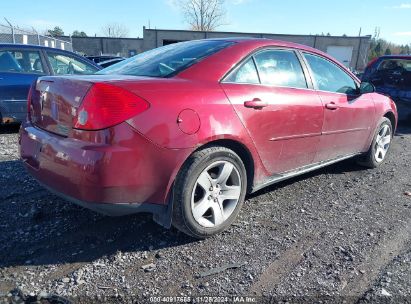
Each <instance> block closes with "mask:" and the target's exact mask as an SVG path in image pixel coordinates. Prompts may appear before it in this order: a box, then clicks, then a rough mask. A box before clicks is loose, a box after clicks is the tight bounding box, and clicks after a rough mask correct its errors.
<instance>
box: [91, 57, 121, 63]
mask: <svg viewBox="0 0 411 304" xmlns="http://www.w3.org/2000/svg"><path fill="white" fill-rule="evenodd" d="M86 58H87V59H89V60H91V61H93V62H94V63H97V64H99V63H100V62H103V61H107V60H112V59H125V58H124V57H120V56H112V55H100V56H86Z"/></svg>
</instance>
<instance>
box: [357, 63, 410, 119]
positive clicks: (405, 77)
mask: <svg viewBox="0 0 411 304" xmlns="http://www.w3.org/2000/svg"><path fill="white" fill-rule="evenodd" d="M362 80H363V81H367V82H371V83H372V84H373V85H374V86H375V87H376V90H377V92H379V93H383V94H387V95H389V96H390V97H391V98H393V99H394V100H395V102H396V104H397V107H398V116H399V119H400V120H408V122H411V56H405V55H398V56H382V57H379V58H377V59H375V60H373V61H371V62H370V63H369V64H368V66H367V68H366V70H365V72H364V75H363V77H362Z"/></svg>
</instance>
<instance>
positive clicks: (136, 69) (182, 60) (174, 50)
mask: <svg viewBox="0 0 411 304" xmlns="http://www.w3.org/2000/svg"><path fill="white" fill-rule="evenodd" d="M233 43H234V42H230V41H224V40H198V41H187V42H181V43H176V44H170V45H167V46H163V47H159V48H156V49H153V50H150V51H147V52H144V53H141V54H138V55H136V56H134V57H131V58H129V59H126V60H124V61H122V62H119V63H117V64H114V65H112V66H109V67H107V68H105V69H103V70H101V71H99V72H98V73H97V74H119V75H133V76H147V77H171V76H173V75H175V74H177V73H179V72H181V71H183V70H184V69H186V68H188V67H189V66H191V65H193V64H195V63H197V62H199V61H200V60H202V59H204V58H206V57H208V56H211V55H212V54H214V53H216V52H218V51H220V50H222V49H224V48H226V47H228V46H230V45H232V44H233Z"/></svg>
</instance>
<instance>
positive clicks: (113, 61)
mask: <svg viewBox="0 0 411 304" xmlns="http://www.w3.org/2000/svg"><path fill="white" fill-rule="evenodd" d="M124 59H126V58H122V57H121V58H114V59H109V60H106V61H100V62H99V63H98V65H99V66H101V67H102V68H107V67H109V66H110V65H113V64H116V63H119V62H122V61H123V60H124Z"/></svg>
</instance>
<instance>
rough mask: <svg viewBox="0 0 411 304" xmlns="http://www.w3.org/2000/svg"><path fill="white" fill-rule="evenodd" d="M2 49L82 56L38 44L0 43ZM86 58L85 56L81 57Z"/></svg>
mask: <svg viewBox="0 0 411 304" xmlns="http://www.w3.org/2000/svg"><path fill="white" fill-rule="evenodd" d="M0 47H7V48H13V49H39V50H49V51H59V52H64V53H68V54H75V55H77V56H80V55H78V54H76V53H74V52H71V51H67V50H62V49H59V48H52V47H47V46H42V45H36V44H21V43H0ZM80 57H84V56H80Z"/></svg>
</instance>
